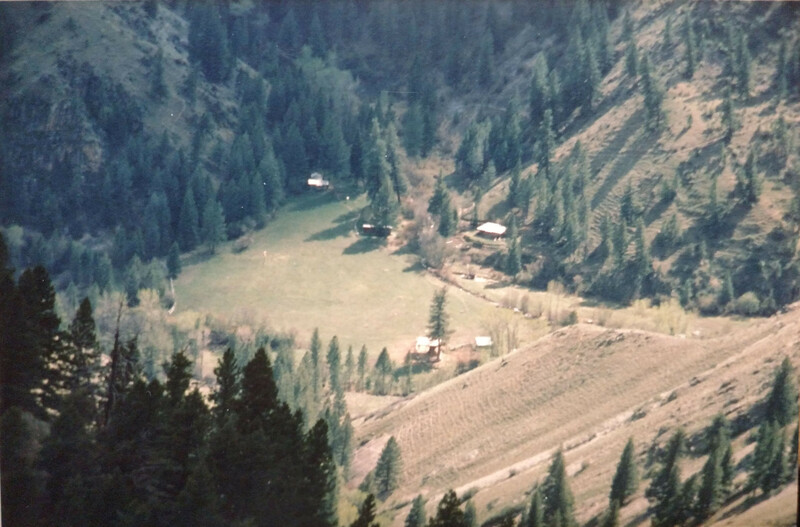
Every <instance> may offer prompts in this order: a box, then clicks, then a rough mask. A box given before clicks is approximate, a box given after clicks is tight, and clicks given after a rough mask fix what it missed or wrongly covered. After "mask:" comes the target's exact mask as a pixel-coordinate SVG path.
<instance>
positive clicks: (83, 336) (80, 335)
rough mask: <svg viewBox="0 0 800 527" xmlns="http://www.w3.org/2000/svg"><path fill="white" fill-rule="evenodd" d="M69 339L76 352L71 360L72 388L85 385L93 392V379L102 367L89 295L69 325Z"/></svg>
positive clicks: (84, 386) (82, 301) (85, 387)
mask: <svg viewBox="0 0 800 527" xmlns="http://www.w3.org/2000/svg"><path fill="white" fill-rule="evenodd" d="M69 339H70V345H71V346H72V348H73V353H74V355H73V357H72V360H71V361H70V362H71V366H72V368H73V378H72V380H71V383H70V389H71V390H75V389H77V388H78V387H83V388H84V389H86V390H87V391H88V392H89V393H92V391H93V389H94V386H93V383H92V381H93V378H94V375H95V374H96V373H97V372H98V369H99V367H100V349H99V342H98V340H97V328H96V326H95V323H94V317H93V316H92V303H91V302H90V301H89V298H88V297H84V298H83V300H81V303H80V306H78V310H77V311H76V312H75V317H74V318H73V319H72V322H71V323H70V325H69Z"/></svg>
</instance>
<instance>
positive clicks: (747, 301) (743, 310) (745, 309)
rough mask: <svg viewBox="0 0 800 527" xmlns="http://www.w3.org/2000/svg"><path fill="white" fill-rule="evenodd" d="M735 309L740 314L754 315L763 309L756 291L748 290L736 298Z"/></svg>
mask: <svg viewBox="0 0 800 527" xmlns="http://www.w3.org/2000/svg"><path fill="white" fill-rule="evenodd" d="M733 310H734V312H736V313H738V314H740V315H744V316H748V317H752V316H755V315H757V314H758V313H759V312H760V311H761V302H760V301H759V299H758V296H757V295H756V294H755V293H754V292H752V291H748V292H747V293H745V294H743V295H742V296H740V297H739V298H737V299H736V302H734V305H733Z"/></svg>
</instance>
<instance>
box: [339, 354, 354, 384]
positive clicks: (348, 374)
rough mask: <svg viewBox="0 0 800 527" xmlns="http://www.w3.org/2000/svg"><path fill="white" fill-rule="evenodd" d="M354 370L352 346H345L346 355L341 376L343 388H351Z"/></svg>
mask: <svg viewBox="0 0 800 527" xmlns="http://www.w3.org/2000/svg"><path fill="white" fill-rule="evenodd" d="M355 370H356V362H355V357H354V356H353V346H347V356H346V358H345V360H344V376H343V378H342V388H344V389H345V390H352V389H353V375H354V374H355Z"/></svg>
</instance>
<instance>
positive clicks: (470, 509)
mask: <svg viewBox="0 0 800 527" xmlns="http://www.w3.org/2000/svg"><path fill="white" fill-rule="evenodd" d="M511 520H512V524H511V525H512V527H513V518H511ZM464 525H466V526H467V527H478V511H477V510H476V509H475V503H474V502H473V501H472V500H467V503H466V505H464Z"/></svg>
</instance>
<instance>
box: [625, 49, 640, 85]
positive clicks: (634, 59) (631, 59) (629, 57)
mask: <svg viewBox="0 0 800 527" xmlns="http://www.w3.org/2000/svg"><path fill="white" fill-rule="evenodd" d="M625 71H626V73H627V74H628V76H630V77H631V78H632V79H634V80H635V79H636V76H637V75H638V74H639V50H638V49H636V42H635V41H633V40H630V41H628V44H627V45H626V47H625Z"/></svg>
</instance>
